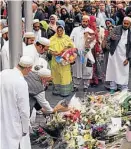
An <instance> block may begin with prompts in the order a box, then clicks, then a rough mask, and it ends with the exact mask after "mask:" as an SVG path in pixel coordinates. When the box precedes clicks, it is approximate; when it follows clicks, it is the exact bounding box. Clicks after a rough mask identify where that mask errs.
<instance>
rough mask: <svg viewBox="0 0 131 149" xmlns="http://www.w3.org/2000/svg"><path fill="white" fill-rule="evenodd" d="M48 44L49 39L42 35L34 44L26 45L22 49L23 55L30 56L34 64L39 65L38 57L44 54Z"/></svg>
mask: <svg viewBox="0 0 131 149" xmlns="http://www.w3.org/2000/svg"><path fill="white" fill-rule="evenodd" d="M49 45H50V40H49V39H47V38H44V37H41V38H40V39H39V40H38V41H37V42H36V43H35V44H32V45H29V46H26V47H25V48H24V49H23V55H26V56H31V57H32V59H33V62H34V66H33V69H34V67H35V66H37V65H39V63H40V61H39V58H40V56H41V55H42V54H44V53H45V52H46V51H47V50H48V49H49Z"/></svg>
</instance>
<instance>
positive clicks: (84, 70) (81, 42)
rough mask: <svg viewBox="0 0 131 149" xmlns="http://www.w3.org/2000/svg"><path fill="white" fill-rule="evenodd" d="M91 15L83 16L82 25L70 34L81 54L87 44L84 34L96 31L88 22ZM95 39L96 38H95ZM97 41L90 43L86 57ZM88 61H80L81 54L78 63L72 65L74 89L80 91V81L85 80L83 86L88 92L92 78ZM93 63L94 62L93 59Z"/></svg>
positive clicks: (77, 59)
mask: <svg viewBox="0 0 131 149" xmlns="http://www.w3.org/2000/svg"><path fill="white" fill-rule="evenodd" d="M89 19H90V18H89V16H87V15H85V16H83V17H82V22H81V26H79V27H75V28H74V29H73V31H72V33H71V35H70V37H71V39H72V40H73V41H74V44H75V47H76V48H77V49H78V53H79V55H81V56H82V55H83V53H84V51H85V50H86V47H85V46H86V44H85V39H84V34H85V31H86V32H94V31H93V30H92V29H90V28H89V27H88V22H89ZM94 41H95V40H94ZM94 45H95V42H92V43H91V44H89V47H90V51H89V52H88V53H87V54H86V55H85V57H84V58H85V59H86V60H87V55H89V53H90V54H91V55H92V52H91V50H92V49H93V48H94ZM88 57H89V56H88ZM91 59H94V58H93V55H92V56H91ZM85 63H87V62H84V63H83V62H80V56H78V57H77V58H76V63H75V64H74V65H72V70H73V73H72V75H73V83H74V91H78V89H79V86H80V82H81V81H83V82H84V86H83V88H84V89H83V91H84V92H87V89H88V87H89V85H90V84H89V82H90V81H89V79H92V75H91V74H92V73H91V69H90V68H89V67H87V66H86V65H85ZM91 63H92V64H93V63H94V62H93V61H91Z"/></svg>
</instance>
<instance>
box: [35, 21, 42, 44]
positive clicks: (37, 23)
mask: <svg viewBox="0 0 131 149" xmlns="http://www.w3.org/2000/svg"><path fill="white" fill-rule="evenodd" d="M33 32H34V34H35V39H36V41H37V40H38V39H39V38H40V37H41V29H40V21H39V20H38V19H34V20H33Z"/></svg>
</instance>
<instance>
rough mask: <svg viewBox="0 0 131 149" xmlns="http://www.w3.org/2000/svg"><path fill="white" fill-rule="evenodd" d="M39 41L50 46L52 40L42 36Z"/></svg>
mask: <svg viewBox="0 0 131 149" xmlns="http://www.w3.org/2000/svg"><path fill="white" fill-rule="evenodd" d="M37 41H38V42H39V43H40V44H42V45H43V46H50V40H49V39H47V38H44V37H40V38H39V39H38V40H37Z"/></svg>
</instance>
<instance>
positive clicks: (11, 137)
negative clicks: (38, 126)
mask: <svg viewBox="0 0 131 149" xmlns="http://www.w3.org/2000/svg"><path fill="white" fill-rule="evenodd" d="M0 78H1V81H0V96H1V109H0V110H1V119H0V123H1V134H2V135H1V147H0V149H18V147H19V143H20V141H21V139H22V133H23V132H24V133H28V132H29V116H30V108H29V93H28V86H27V83H26V81H25V80H24V77H23V75H22V73H21V72H20V71H19V70H18V69H17V68H14V69H6V70H4V71H2V72H1V74H0Z"/></svg>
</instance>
